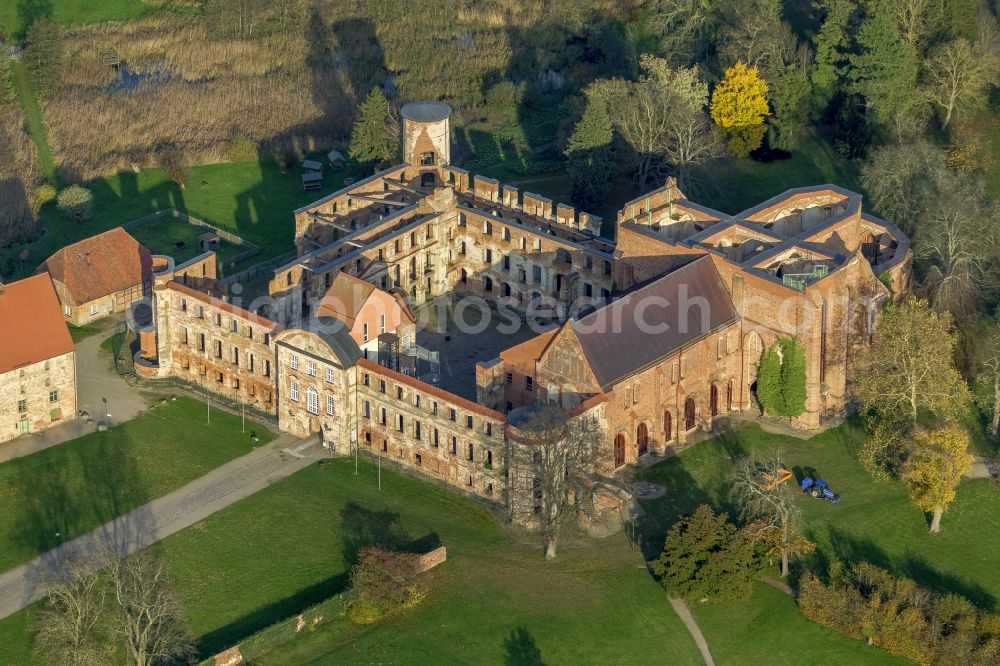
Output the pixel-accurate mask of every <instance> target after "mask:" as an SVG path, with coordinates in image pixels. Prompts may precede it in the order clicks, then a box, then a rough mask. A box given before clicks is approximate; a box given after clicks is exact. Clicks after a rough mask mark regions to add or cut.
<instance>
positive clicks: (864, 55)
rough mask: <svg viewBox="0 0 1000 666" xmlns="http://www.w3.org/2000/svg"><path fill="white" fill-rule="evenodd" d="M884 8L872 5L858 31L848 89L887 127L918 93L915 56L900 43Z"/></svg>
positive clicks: (915, 54)
mask: <svg viewBox="0 0 1000 666" xmlns="http://www.w3.org/2000/svg"><path fill="white" fill-rule="evenodd" d="M888 11H889V10H888V9H886V8H885V5H881V4H872V5H871V6H870V7H869V13H868V15H867V16H866V17H865V20H864V21H863V22H862V24H861V27H860V28H859V29H858V39H857V42H858V53H856V54H855V55H852V56H851V58H850V64H851V68H850V71H849V72H848V76H849V79H850V81H851V89H852V90H853V91H854V92H856V93H858V94H859V95H861V97H862V98H864V100H865V106H866V107H867V108H868V109H869V110H870V111H873V112H874V113H875V116H876V118H877V119H878V120H879V121H881V122H883V123H888V122H890V121H891V119H892V118H893V117H894V115H895V114H896V113H897V112H899V111H902V110H905V109H906V108H907V106H908V105H909V104H910V103H911V102H912V100H913V97H914V95H917V94H919V91H918V89H917V53H916V50H915V49H914V48H913V46H911V45H910V44H907V43H906V42H905V41H903V39H902V37H901V36H900V34H899V30H898V29H897V28H896V25H895V24H894V22H893V20H892V18H891V17H890V16H889V14H888Z"/></svg>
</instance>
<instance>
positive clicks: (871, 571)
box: [798, 562, 1000, 664]
mask: <svg viewBox="0 0 1000 666" xmlns="http://www.w3.org/2000/svg"><path fill="white" fill-rule="evenodd" d="M798 604H799V609H800V610H801V611H802V614H803V615H805V616H806V617H807V618H809V619H810V620H812V621H813V622H816V623H817V624H822V625H824V626H826V627H830V628H831V629H835V630H836V631H839V632H840V633H842V634H845V635H847V636H850V637H852V638H857V639H862V640H866V641H867V642H868V643H869V644H870V645H878V646H880V647H882V648H884V649H885V650H887V651H889V652H892V653H893V654H897V655H901V656H904V657H907V658H909V659H912V660H913V661H916V662H917V663H920V664H959V663H967V664H995V663H998V659H1000V618H998V617H997V616H994V615H989V614H987V613H984V612H982V611H978V610H976V609H975V608H974V607H973V606H972V604H970V603H969V602H968V600H966V599H964V598H962V597H959V596H956V595H950V594H947V595H940V594H935V593H932V592H930V591H928V590H925V589H922V588H920V587H918V586H917V585H916V583H914V582H913V581H912V580H909V579H907V578H896V577H894V576H892V575H891V574H890V573H889V572H888V571H886V570H884V569H880V568H878V567H876V566H873V565H871V564H866V563H862V564H858V565H857V566H856V567H854V568H853V569H852V570H851V571H847V570H846V569H845V568H844V566H843V565H842V564H840V563H839V562H835V563H833V564H832V565H831V566H830V575H829V580H828V582H826V583H824V582H823V581H821V580H820V579H819V578H818V577H816V576H814V575H812V574H807V575H806V576H805V577H803V579H802V581H801V583H800V587H799V597H798Z"/></svg>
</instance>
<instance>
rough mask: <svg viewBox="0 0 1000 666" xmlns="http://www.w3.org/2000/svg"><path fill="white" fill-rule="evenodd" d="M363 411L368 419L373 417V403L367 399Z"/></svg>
mask: <svg viewBox="0 0 1000 666" xmlns="http://www.w3.org/2000/svg"><path fill="white" fill-rule="evenodd" d="M363 413H364V415H365V418H366V419H370V418H371V417H372V405H371V403H370V402H368V401H367V400H365V404H364V412H363Z"/></svg>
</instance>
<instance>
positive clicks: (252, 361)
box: [248, 354, 254, 372]
mask: <svg viewBox="0 0 1000 666" xmlns="http://www.w3.org/2000/svg"><path fill="white" fill-rule="evenodd" d="M248 368H249V370H250V372H253V370H254V356H253V354H250V363H249V364H248Z"/></svg>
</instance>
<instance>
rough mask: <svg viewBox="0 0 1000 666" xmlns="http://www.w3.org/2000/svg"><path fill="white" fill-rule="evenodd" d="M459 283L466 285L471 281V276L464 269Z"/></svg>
mask: <svg viewBox="0 0 1000 666" xmlns="http://www.w3.org/2000/svg"><path fill="white" fill-rule="evenodd" d="M459 281H460V282H461V283H462V284H465V283H466V282H468V281H469V274H468V273H467V272H466V270H465V269H464V268H463V269H462V276H461V277H460V278H459Z"/></svg>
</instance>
